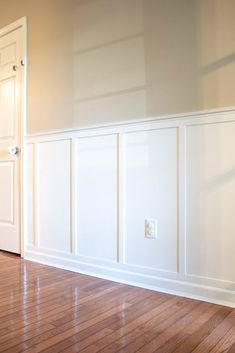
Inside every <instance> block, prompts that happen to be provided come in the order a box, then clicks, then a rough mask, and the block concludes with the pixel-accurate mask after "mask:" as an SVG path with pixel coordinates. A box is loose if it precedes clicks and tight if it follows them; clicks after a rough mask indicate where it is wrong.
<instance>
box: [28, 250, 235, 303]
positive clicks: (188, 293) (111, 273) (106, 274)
mask: <svg viewBox="0 0 235 353" xmlns="http://www.w3.org/2000/svg"><path fill="white" fill-rule="evenodd" d="M25 259H26V260H29V261H33V262H37V263H41V264H44V265H48V266H53V267H57V268H61V269H64V270H69V271H73V272H78V273H82V274H86V275H89V276H95V277H98V278H103V279H107V280H111V281H115V282H118V283H124V284H128V285H132V286H137V287H142V288H147V289H151V290H155V291H159V292H163V293H169V294H173V295H178V296H183V297H187V298H191V299H197V300H202V301H206V302H209V303H214V304H219V305H226V306H230V307H232V308H235V298H234V296H235V294H234V292H233V291H229V290H226V289H221V288H215V287H210V286H205V285H200V284H195V283H190V282H183V281H179V280H173V279H169V278H161V277H154V276H151V275H146V274H142V273H141V274H140V273H135V272H131V271H127V270H121V269H116V268H111V267H106V266H101V265H97V264H96V265H94V264H90V263H85V262H82V261H76V260H72V259H66V258H63V257H59V256H54V255H48V254H43V253H41V252H34V251H28V250H26V251H25ZM201 293H203V295H201ZM223 298H227V299H223Z"/></svg>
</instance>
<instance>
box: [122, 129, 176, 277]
mask: <svg viewBox="0 0 235 353" xmlns="http://www.w3.org/2000/svg"><path fill="white" fill-rule="evenodd" d="M124 150H125V162H124V170H125V179H124V180H125V184H124V185H125V186H124V187H125V195H124V198H125V211H126V212H125V263H127V264H131V265H137V266H143V267H150V268H154V269H161V270H166V271H173V272H176V271H177V268H178V263H177V259H178V219H177V217H178V215H177V212H178V211H177V202H178V199H177V195H178V165H177V163H178V156H177V154H178V140H177V129H176V128H169V129H158V130H150V131H142V132H135V133H128V134H126V137H125V147H124ZM147 219H154V220H156V221H157V237H156V239H151V238H147V237H146V236H145V220H147Z"/></svg>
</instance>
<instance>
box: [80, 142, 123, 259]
mask: <svg viewBox="0 0 235 353" xmlns="http://www.w3.org/2000/svg"><path fill="white" fill-rule="evenodd" d="M74 144H75V147H74V152H75V158H74V161H75V165H76V167H75V179H74V186H75V188H76V196H75V198H76V201H75V202H76V206H75V210H76V213H75V222H76V227H75V229H76V233H75V234H76V236H75V239H76V240H75V243H76V253H77V254H78V255H82V256H88V257H93V258H96V259H101V260H107V261H113V262H116V261H117V236H118V234H117V231H118V224H117V207H118V205H117V190H118V186H117V173H118V159H117V157H118V151H117V135H110V136H99V137H90V138H85V139H76V140H75V142H74Z"/></svg>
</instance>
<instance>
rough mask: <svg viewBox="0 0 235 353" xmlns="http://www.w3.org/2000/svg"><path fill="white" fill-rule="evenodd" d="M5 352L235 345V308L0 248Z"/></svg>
mask: <svg viewBox="0 0 235 353" xmlns="http://www.w3.org/2000/svg"><path fill="white" fill-rule="evenodd" d="M0 352H5V353H39V352H43V353H77V352H82V353H98V352H99V353H117V352H122V353H134V352H139V353H153V352H155V353H171V352H172V353H173V352H174V353H189V352H193V353H207V352H208V353H209V352H210V353H222V352H228V353H235V310H234V309H232V308H228V307H225V306H220V305H214V304H209V303H205V302H200V301H196V300H191V299H187V298H181V297H177V296H173V295H169V294H164V293H158V292H155V291H151V290H147V289H143V288H137V287H133V286H128V285H124V284H119V283H115V282H111V281H106V280H104V279H100V278H95V277H91V276H86V275H82V274H78V273H74V272H70V271H66V270H61V269H57V268H54V267H49V266H46V265H42V264H37V263H32V262H30V261H25V260H23V259H21V258H20V257H16V256H14V255H12V254H10V255H9V254H7V253H2V252H0Z"/></svg>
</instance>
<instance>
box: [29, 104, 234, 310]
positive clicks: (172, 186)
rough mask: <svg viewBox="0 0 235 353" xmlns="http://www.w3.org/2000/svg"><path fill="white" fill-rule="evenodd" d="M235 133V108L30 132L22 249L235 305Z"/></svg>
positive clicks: (35, 257)
mask: <svg viewBox="0 0 235 353" xmlns="http://www.w3.org/2000/svg"><path fill="white" fill-rule="evenodd" d="M189 132H190V133H189ZM234 133H235V110H232V109H230V110H227V111H216V112H214V113H213V112H210V113H206V114H204V113H203V114H201V115H200V114H199V113H197V114H196V115H193V116H192V115H190V116H188V117H186V116H183V117H182V116H181V117H179V118H176V117H174V118H170V119H161V120H160V119H154V120H151V121H144V122H143V121H139V122H135V123H129V122H127V123H120V124H115V125H111V126H106V127H104V126H102V127H93V128H88V129H78V130H73V131H64V132H56V133H47V134H40V135H31V136H28V137H26V138H25V141H26V152H27V153H26V164H25V166H26V170H25V173H26V176H27V178H26V180H27V185H26V187H27V193H26V194H27V198H26V200H25V204H26V210H25V211H26V215H27V227H26V228H27V232H26V233H27V234H26V240H25V258H26V259H29V260H32V261H38V262H43V263H45V264H48V265H52V266H57V267H61V268H65V269H70V270H73V271H77V272H82V273H87V274H90V275H94V276H100V277H102V278H108V279H111V280H116V281H120V282H123V283H129V284H133V285H139V286H143V287H146V288H151V289H155V290H160V291H165V292H170V293H174V294H179V295H184V296H187V297H191V298H197V299H202V300H206V301H209V302H215V303H219V304H224V305H229V306H234V307H235V274H233V271H232V269H233V268H235V262H234V261H235V260H233V256H232V255H231V253H230V252H231V251H232V249H234V247H235V239H234V236H233V235H234V234H235V222H234V221H233V218H234V217H232V215H231V212H232V210H234V208H235V185H234V182H235V181H234V180H235V176H234V169H235V162H234V157H233V153H232V152H233V151H234V148H235V140H234ZM217 156H219V159H218V160H217V159H216V158H217ZM208 166H209V167H208ZM197 167H198V168H199V170H197ZM69 175H70V177H69ZM233 176H234V177H233ZM210 183H211V184H210ZM69 184H70V186H69ZM66 185H67V186H66ZM39 195H43V200H42V201H43V203H42V205H47V207H48V209H47V210H46V211H47V212H46V213H45V209H44V207H41V208H40V203H41V197H38V196H39ZM53 200H56V201H53ZM53 202H55V204H54V203H53ZM220 202H221V204H220ZM219 205H221V207H222V208H223V210H220V206H219ZM68 210H70V212H68ZM199 211H200V212H201V216H200V217H198V214H199V213H200V212H199ZM213 212H214V213H213ZM202 215H203V216H204V217H202ZM213 217H214V218H215V226H216V228H215V227H214V224H213V222H212V220H213ZM148 218H149V219H153V218H156V219H157V220H158V234H157V238H156V239H146V237H145V232H144V221H145V219H148ZM207 219H208V221H207ZM45 223H46V225H45ZM38 227H39V228H38ZM40 227H41V229H43V232H37V229H40ZM223 227H224V229H225V231H226V234H224V233H223ZM61 229H63V231H62V232H61V231H60V230H61ZM35 231H36V233H35ZM48 238H50V239H48ZM199 241H200V242H201V244H202V245H200V244H199V243H198V242H199ZM189 246H191V248H189ZM192 247H193V249H192ZM230 250H231V251H230ZM218 259H219V261H217V260H218Z"/></svg>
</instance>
